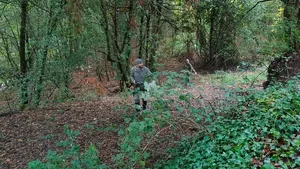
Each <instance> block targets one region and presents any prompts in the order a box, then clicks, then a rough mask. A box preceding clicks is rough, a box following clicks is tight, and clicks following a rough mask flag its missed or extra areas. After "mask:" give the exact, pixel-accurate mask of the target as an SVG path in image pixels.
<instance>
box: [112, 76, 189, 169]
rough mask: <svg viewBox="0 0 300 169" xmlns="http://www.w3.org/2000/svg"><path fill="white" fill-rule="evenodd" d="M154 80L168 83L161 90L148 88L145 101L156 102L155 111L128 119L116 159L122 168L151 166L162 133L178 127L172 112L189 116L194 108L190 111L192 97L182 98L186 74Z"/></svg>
mask: <svg viewBox="0 0 300 169" xmlns="http://www.w3.org/2000/svg"><path fill="white" fill-rule="evenodd" d="M153 76H154V77H153V79H157V78H158V77H161V76H164V77H166V81H165V83H164V85H161V86H159V85H158V84H156V83H154V82H151V83H146V84H145V88H146V89H147V90H148V92H146V94H145V95H144V98H146V99H150V98H151V99H153V101H151V110H145V111H142V112H139V113H137V114H135V115H134V116H125V117H124V120H125V122H126V123H127V127H126V128H123V129H121V130H119V131H118V134H119V136H120V137H121V143H120V153H119V154H118V155H116V157H115V158H114V161H115V162H116V166H117V167H119V168H134V167H138V168H145V167H146V166H149V165H151V164H148V163H147V160H148V159H149V157H151V155H152V154H151V152H150V151H148V148H149V147H150V146H151V145H152V144H153V142H154V140H155V139H156V137H157V136H158V135H159V133H161V132H162V131H164V130H166V129H168V128H170V127H174V124H175V121H174V120H172V119H171V111H172V109H177V110H181V111H188V112H190V111H192V110H193V107H189V100H190V99H191V95H190V94H180V93H181V91H182V89H183V85H184V84H186V83H187V82H186V79H187V77H186V73H180V74H178V73H175V72H163V73H154V75H153ZM124 96H125V97H126V95H124ZM177 101H178V102H180V103H181V104H178V103H177ZM123 106H124V105H122V110H124V108H123ZM174 106H175V107H174Z"/></svg>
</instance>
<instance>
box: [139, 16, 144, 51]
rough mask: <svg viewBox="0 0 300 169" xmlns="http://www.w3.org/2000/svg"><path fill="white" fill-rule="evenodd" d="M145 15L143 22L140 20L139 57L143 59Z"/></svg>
mask: <svg viewBox="0 0 300 169" xmlns="http://www.w3.org/2000/svg"><path fill="white" fill-rule="evenodd" d="M144 18H145V17H144V15H142V16H141V20H140V33H139V34H140V38H139V41H140V43H139V45H140V47H139V56H138V57H142V56H143V47H144V46H143V45H144V38H143V37H144V34H143V30H144Z"/></svg>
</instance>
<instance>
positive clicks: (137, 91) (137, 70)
mask: <svg viewBox="0 0 300 169" xmlns="http://www.w3.org/2000/svg"><path fill="white" fill-rule="evenodd" d="M151 74H152V73H151V71H150V70H149V69H148V68H147V67H146V66H144V62H143V60H142V59H140V58H138V59H136V60H135V66H134V67H133V68H132V69H131V71H130V80H131V83H132V89H133V90H134V92H133V94H134V97H135V99H134V102H135V104H136V105H137V111H139V110H140V95H141V93H142V92H145V91H146V89H145V85H144V82H145V78H146V77H148V76H150V75H151ZM142 102H143V104H142V106H143V110H145V109H146V108H147V100H146V99H145V98H142Z"/></svg>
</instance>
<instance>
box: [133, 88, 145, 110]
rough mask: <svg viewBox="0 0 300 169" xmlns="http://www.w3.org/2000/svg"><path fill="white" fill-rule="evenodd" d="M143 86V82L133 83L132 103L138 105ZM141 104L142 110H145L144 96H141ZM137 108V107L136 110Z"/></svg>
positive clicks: (143, 90)
mask: <svg viewBox="0 0 300 169" xmlns="http://www.w3.org/2000/svg"><path fill="white" fill-rule="evenodd" d="M145 91H146V90H145V86H144V84H135V85H134V92H133V96H134V103H135V104H136V105H138V106H139V105H140V97H141V94H142V93H143V92H145ZM142 102H143V104H142V106H143V110H145V109H146V108H147V100H145V98H142ZM138 109H139V108H137V110H138Z"/></svg>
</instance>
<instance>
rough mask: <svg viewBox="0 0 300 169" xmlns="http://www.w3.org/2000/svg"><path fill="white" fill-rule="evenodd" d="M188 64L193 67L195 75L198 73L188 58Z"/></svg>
mask: <svg viewBox="0 0 300 169" xmlns="http://www.w3.org/2000/svg"><path fill="white" fill-rule="evenodd" d="M186 62H187V64H188V65H189V66H190V68H191V69H192V71H193V72H194V73H195V75H196V74H197V72H196V70H195V69H194V67H193V65H192V64H191V63H190V60H189V59H186Z"/></svg>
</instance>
